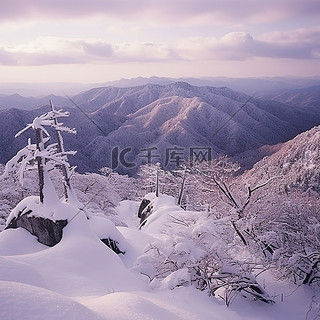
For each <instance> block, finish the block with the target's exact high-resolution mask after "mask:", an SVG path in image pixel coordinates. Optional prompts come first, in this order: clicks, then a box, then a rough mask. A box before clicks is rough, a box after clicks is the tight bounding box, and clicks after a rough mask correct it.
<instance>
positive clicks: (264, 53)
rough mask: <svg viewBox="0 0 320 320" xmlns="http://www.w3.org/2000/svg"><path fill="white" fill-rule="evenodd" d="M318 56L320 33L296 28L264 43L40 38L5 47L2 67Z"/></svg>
mask: <svg viewBox="0 0 320 320" xmlns="http://www.w3.org/2000/svg"><path fill="white" fill-rule="evenodd" d="M319 52H320V32H319V30H318V29H317V28H316V29H309V30H296V31H294V32H292V33H291V34H290V33H282V34H281V33H277V34H275V33H272V34H265V35H264V36H263V37H262V38H259V39H255V38H254V37H252V36H251V35H250V34H248V33H246V32H231V33H228V34H226V35H224V36H223V37H221V38H215V37H207V38H203V37H199V38H188V39H183V40H181V41H180V42H178V43H177V44H165V43H152V42H148V43H138V42H131V43H124V44H111V43H108V42H106V41H104V40H102V39H78V38H76V39H71V38H58V37H39V38H37V39H36V40H35V41H32V42H30V43H27V44H24V45H19V46H11V47H5V46H0V64H2V65H19V66H23V65H50V64H83V63H85V64H97V63H107V62H113V63H117V62H139V63H150V62H167V61H199V60H201V61H214V60H217V61H244V60H248V59H252V58H257V57H266V58H274V59H277V58H286V59H319Z"/></svg>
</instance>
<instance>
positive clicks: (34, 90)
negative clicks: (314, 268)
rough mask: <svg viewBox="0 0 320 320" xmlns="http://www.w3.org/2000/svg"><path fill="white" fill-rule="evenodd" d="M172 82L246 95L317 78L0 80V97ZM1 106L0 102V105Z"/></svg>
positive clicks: (297, 85) (315, 83) (301, 85)
mask: <svg viewBox="0 0 320 320" xmlns="http://www.w3.org/2000/svg"><path fill="white" fill-rule="evenodd" d="M175 82H188V83H189V84H191V85H194V86H210V87H228V88H230V89H232V90H235V91H240V92H244V93H247V94H250V95H259V94H266V93H267V94H270V93H272V94H279V93H281V92H283V91H284V90H286V91H288V90H294V89H301V88H306V87H311V86H319V85H320V77H312V78H295V77H263V78H228V77H205V78H190V77H189V78H187V77H185V78H168V77H155V76H153V77H149V78H145V77H137V78H132V79H120V80H116V81H108V82H104V83H45V82H44V83H0V96H1V95H13V94H16V93H17V94H19V95H21V96H25V97H45V96H48V95H49V94H54V95H58V96H65V95H66V94H67V95H75V94H77V93H79V92H80V91H87V90H89V89H92V88H97V87H110V86H112V87H121V88H128V87H137V86H142V85H146V84H159V85H167V84H170V83H175ZM1 107H2V105H1V103H0V108H1Z"/></svg>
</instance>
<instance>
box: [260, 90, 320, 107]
mask: <svg viewBox="0 0 320 320" xmlns="http://www.w3.org/2000/svg"><path fill="white" fill-rule="evenodd" d="M264 96H265V97H268V98H269V99H272V100H276V101H280V102H283V103H287V104H291V105H296V106H301V107H308V108H314V109H315V110H319V109H320V86H319V85H317V86H312V87H307V88H300V89H292V90H285V91H283V92H281V93H278V94H273V95H271V94H267V95H264Z"/></svg>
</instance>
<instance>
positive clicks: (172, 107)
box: [0, 82, 320, 174]
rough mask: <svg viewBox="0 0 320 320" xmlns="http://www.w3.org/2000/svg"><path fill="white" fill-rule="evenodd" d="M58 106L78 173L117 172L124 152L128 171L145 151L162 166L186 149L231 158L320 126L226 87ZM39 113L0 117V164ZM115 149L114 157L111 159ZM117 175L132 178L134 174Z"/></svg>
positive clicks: (108, 93)
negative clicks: (72, 131)
mask: <svg viewBox="0 0 320 320" xmlns="http://www.w3.org/2000/svg"><path fill="white" fill-rule="evenodd" d="M55 100H56V99H53V102H54V104H55V105H56V106H57V107H60V106H61V107H64V109H67V110H69V111H70V112H71V116H70V117H69V119H67V121H66V125H68V126H69V127H75V128H76V129H77V131H78V134H77V136H75V137H66V144H67V145H68V148H69V149H76V150H78V155H77V158H76V162H77V164H78V168H79V170H80V171H96V170H98V169H99V168H101V167H103V166H111V165H114V162H113V163H111V158H112V155H113V160H117V161H116V162H119V161H120V160H121V159H120V158H117V157H120V155H119V154H120V153H121V151H123V150H124V149H126V148H127V149H126V150H127V151H128V152H126V153H125V154H122V156H123V157H124V156H125V160H126V161H127V162H130V163H132V164H133V166H134V165H135V164H139V163H140V162H145V161H146V160H147V159H146V153H147V152H148V151H147V150H144V151H142V149H144V148H145V149H146V148H147V149H148V148H149V152H151V151H150V150H151V149H150V148H153V150H152V152H153V153H152V156H155V158H154V160H157V161H160V162H161V163H162V164H163V165H164V164H165V162H168V161H166V160H172V159H171V158H170V159H168V150H169V149H168V148H174V147H179V148H180V149H179V150H178V151H179V152H180V156H181V157H185V158H187V157H188V156H189V153H190V147H196V148H210V149H211V151H212V154H213V155H214V154H217V153H225V154H228V155H231V156H233V155H236V154H239V153H241V152H244V151H247V150H254V149H257V148H259V147H261V146H264V145H272V144H276V143H279V142H284V141H287V140H289V139H292V138H293V137H295V136H296V135H297V134H298V133H301V132H303V131H305V130H308V129H310V128H311V127H313V126H314V125H317V124H319V123H320V115H319V114H317V113H313V111H310V110H304V109H303V108H299V107H296V106H289V105H286V104H283V103H280V102H276V101H271V100H263V99H255V98H250V97H249V96H248V95H246V94H243V93H239V92H235V91H233V90H231V89H228V88H226V87H221V88H217V87H196V86H191V85H190V84H188V83H185V82H177V83H170V84H167V85H154V84H147V85H142V86H138V87H130V88H115V87H106V88H104V87H102V88H95V89H91V90H89V91H85V92H82V93H80V94H78V95H76V96H74V97H72V100H73V101H74V102H75V103H76V105H77V106H78V107H79V108H76V107H73V108H70V107H69V106H70V101H69V100H68V103H64V101H59V100H58V102H55ZM66 106H67V107H66ZM44 110H48V106H47V107H41V108H40V109H35V110H30V111H26V110H17V109H7V110H2V111H0V127H1V131H0V145H1V146H2V150H1V154H0V162H2V163H4V162H5V161H7V160H8V159H9V158H10V157H12V156H13V154H14V153H15V152H16V151H17V150H18V149H19V148H21V147H22V146H23V143H25V139H26V138H23V137H19V138H18V139H14V134H15V133H16V132H18V131H19V130H21V129H22V128H23V127H24V126H25V124H26V123H29V122H30V121H31V120H32V119H33V118H34V117H35V116H36V115H38V114H41V113H43V111H44ZM84 112H85V114H84ZM115 147H118V154H115V153H112V152H113V151H114V150H115V149H114V148H115ZM114 157H116V158H117V159H114ZM156 157H157V158H156ZM175 159H176V160H177V157H176V158H175ZM122 160H123V159H122ZM173 160H174V159H173ZM120 162H121V161H120ZM121 164H123V163H120V165H121ZM118 169H119V171H120V172H123V173H124V172H127V173H129V174H133V173H135V172H136V169H137V167H136V166H134V167H133V168H126V167H125V166H122V167H121V166H120V167H118Z"/></svg>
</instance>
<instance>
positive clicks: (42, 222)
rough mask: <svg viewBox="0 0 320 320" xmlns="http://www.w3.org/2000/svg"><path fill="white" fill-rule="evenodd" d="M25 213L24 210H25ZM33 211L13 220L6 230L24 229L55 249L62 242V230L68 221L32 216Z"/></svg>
mask: <svg viewBox="0 0 320 320" xmlns="http://www.w3.org/2000/svg"><path fill="white" fill-rule="evenodd" d="M23 212H24V210H23ZM30 214H32V211H31V210H28V211H27V212H25V213H24V214H21V213H20V214H19V215H18V217H16V218H13V219H12V220H11V221H10V223H9V225H8V226H7V227H6V228H5V229H16V228H19V227H21V228H24V229H26V230H27V231H29V232H30V233H31V234H32V235H34V236H36V237H37V238H38V241H39V242H40V243H42V244H44V245H46V246H49V247H53V246H54V245H56V244H57V243H59V242H60V240H61V238H62V230H63V228H64V227H65V226H66V225H67V223H68V222H67V220H57V221H53V220H50V219H47V218H43V217H35V216H30Z"/></svg>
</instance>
